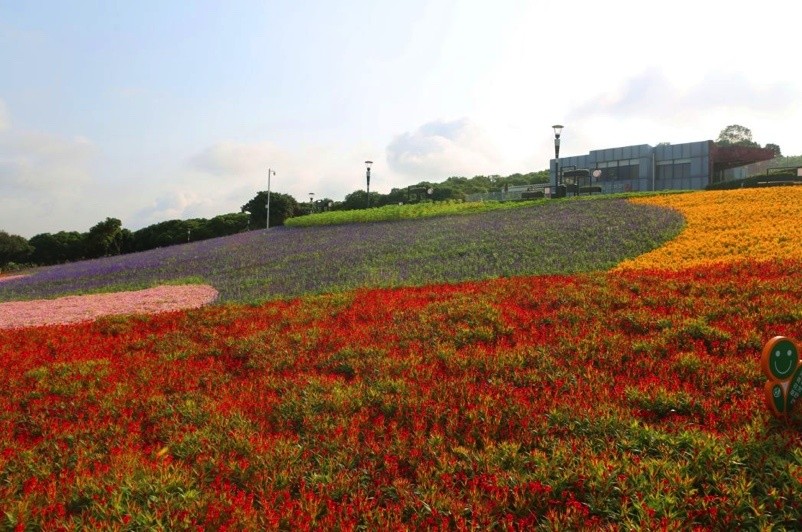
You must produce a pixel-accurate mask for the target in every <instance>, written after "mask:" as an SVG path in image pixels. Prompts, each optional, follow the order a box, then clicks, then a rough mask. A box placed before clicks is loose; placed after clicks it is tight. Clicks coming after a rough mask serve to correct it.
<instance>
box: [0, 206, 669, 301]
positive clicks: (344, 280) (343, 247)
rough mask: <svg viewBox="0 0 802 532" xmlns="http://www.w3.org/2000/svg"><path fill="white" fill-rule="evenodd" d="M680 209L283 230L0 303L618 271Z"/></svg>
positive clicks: (146, 256)
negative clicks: (158, 290) (166, 287)
mask: <svg viewBox="0 0 802 532" xmlns="http://www.w3.org/2000/svg"><path fill="white" fill-rule="evenodd" d="M682 225H683V220H682V217H681V216H680V215H678V214H677V213H676V212H675V211H671V210H668V209H662V208H657V207H651V206H642V205H633V204H631V203H628V202H626V201H624V200H607V199H604V200H595V201H565V202H553V203H547V204H541V205H537V206H534V207H529V208H521V209H508V210H497V211H493V212H486V213H482V214H475V215H463V216H443V217H439V218H422V219H418V220H401V221H397V222H382V223H371V224H350V225H343V226H327V227H311V228H304V229H286V228H274V229H271V230H270V231H250V232H248V233H240V234H237V235H232V236H230V237H225V238H215V239H211V240H204V241H201V242H193V243H191V244H185V245H180V246H172V247H168V248H160V249H155V250H151V251H147V252H143V253H133V254H130V255H124V256H118V257H106V258H104V259H98V260H92V261H83V262H76V263H73V264H64V265H60V266H53V267H50V268H43V269H40V270H36V271H35V272H33V274H32V275H30V276H28V277H26V278H23V279H12V280H9V281H6V282H3V283H0V301H10V300H18V299H48V298H52V297H56V296H60V295H67V294H76V293H87V292H96V291H108V290H110V289H113V290H115V291H116V290H132V289H138V288H146V287H149V286H153V285H154V284H163V283H164V282H165V281H171V282H174V281H175V280H177V279H178V280H184V279H188V278H192V279H193V280H194V281H196V282H197V281H200V282H204V283H208V284H210V285H212V286H214V287H215V288H216V289H217V290H219V291H220V301H222V302H225V301H237V302H246V301H247V302H251V301H254V300H257V301H258V300H264V299H268V298H280V297H290V296H301V295H306V294H310V293H324V292H333V291H338V290H349V289H355V288H361V287H365V286H372V287H376V286H404V285H425V284H433V283H442V282H458V281H466V280H475V279H486V278H490V277H498V276H505V275H535V274H541V273H572V272H581V271H593V270H601V269H605V270H606V269H608V268H611V267H613V266H614V265H616V264H618V263H619V262H620V261H622V260H623V259H625V258H627V257H635V256H637V255H639V254H641V253H645V252H647V251H649V250H651V249H654V248H655V247H656V246H658V245H660V244H661V243H663V242H665V241H666V240H668V239H669V238H672V237H673V236H675V235H676V234H677V233H678V232H679V231H680V230H681V228H682Z"/></svg>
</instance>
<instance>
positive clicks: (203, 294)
mask: <svg viewBox="0 0 802 532" xmlns="http://www.w3.org/2000/svg"><path fill="white" fill-rule="evenodd" d="M216 298H217V290H215V289H214V288H213V287H211V286H209V285H199V284H192V285H182V286H157V287H155V288H148V289H147V290H137V291H133V292H115V293H111V294H93V295H88V296H67V297H60V298H58V299H37V300H34V301H11V302H8V303H0V329H9V328H19V327H31V326H35V325H53V324H63V323H75V322H80V321H91V320H94V319H96V318H98V317H100V316H107V315H110V314H155V313H157V312H167V311H170V310H182V309H188V308H197V307H201V306H203V305H206V304H208V303H211V302H212V301H214V300H215V299H216Z"/></svg>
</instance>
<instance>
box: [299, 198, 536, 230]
mask: <svg viewBox="0 0 802 532" xmlns="http://www.w3.org/2000/svg"><path fill="white" fill-rule="evenodd" d="M363 194H364V193H363ZM543 201H544V200H536V201H525V202H516V203H512V202H506V203H505V202H499V201H485V202H462V201H444V202H438V203H428V202H427V203H415V204H411V205H385V206H383V207H378V208H375V209H362V210H351V211H329V212H321V213H316V214H311V215H309V216H303V217H300V218H292V219H290V220H287V222H286V225H287V226H288V227H314V226H321V225H339V224H347V223H360V222H361V223H364V222H386V221H392V220H412V219H419V218H432V217H434V216H450V215H455V214H476V213H480V212H489V211H497V210H502V209H512V208H520V207H532V206H534V205H536V204H538V203H542V202H543Z"/></svg>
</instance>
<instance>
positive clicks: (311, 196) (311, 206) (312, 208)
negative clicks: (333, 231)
mask: <svg viewBox="0 0 802 532" xmlns="http://www.w3.org/2000/svg"><path fill="white" fill-rule="evenodd" d="M314 199H315V193H314V192H310V193H309V214H312V213H313V212H315V203H314Z"/></svg>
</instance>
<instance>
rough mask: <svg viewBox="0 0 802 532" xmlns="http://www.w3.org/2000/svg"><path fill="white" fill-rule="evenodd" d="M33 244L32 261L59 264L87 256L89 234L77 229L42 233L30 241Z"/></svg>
mask: <svg viewBox="0 0 802 532" xmlns="http://www.w3.org/2000/svg"><path fill="white" fill-rule="evenodd" d="M28 243H29V244H30V245H32V246H33V254H32V255H31V261H33V262H34V263H35V264H42V265H45V264H59V263H62V262H68V261H75V260H81V259H84V258H86V248H87V234H86V233H79V232H77V231H59V232H58V233H56V234H50V233H41V234H38V235H34V236H32V237H31V239H30V240H29V241H28Z"/></svg>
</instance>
